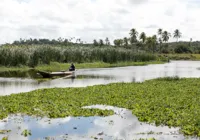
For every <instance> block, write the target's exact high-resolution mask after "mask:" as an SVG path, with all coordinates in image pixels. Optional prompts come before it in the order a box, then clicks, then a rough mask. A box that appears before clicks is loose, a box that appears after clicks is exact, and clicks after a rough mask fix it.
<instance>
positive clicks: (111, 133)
mask: <svg viewBox="0 0 200 140" xmlns="http://www.w3.org/2000/svg"><path fill="white" fill-rule="evenodd" d="M91 107H92V108H101V109H112V110H114V111H115V115H112V116H109V117H66V118H64V119H51V120H50V119H48V118H34V117H28V116H19V115H18V116H9V117H8V118H7V120H8V121H7V122H3V121H2V122H0V129H7V130H8V129H11V130H12V131H11V133H8V134H7V135H8V138H9V139H11V140H28V139H29V140H39V139H40V140H41V139H45V137H49V138H54V139H56V140H63V139H73V140H80V139H83V140H84V139H85V140H88V139H94V138H95V137H96V138H98V139H100V138H103V139H104V140H114V139H125V140H132V139H133V138H134V139H139V138H152V137H154V138H156V139H159V140H161V139H163V140H169V139H170V140H182V139H184V136H183V135H180V134H178V128H168V127H166V126H163V127H155V126H153V125H149V124H145V123H140V122H139V121H138V119H137V118H136V117H135V116H133V115H132V113H131V111H129V110H126V109H122V108H115V107H112V106H91ZM91 107H90V108H91ZM24 129H28V130H31V133H32V135H31V136H29V137H27V138H25V137H24V136H22V135H21V132H22V131H23V130H24ZM151 131H152V132H154V134H148V133H149V132H151ZM141 133H143V134H141ZM3 136H5V135H0V139H1V138H2V137H3ZM190 139H195V138H190Z"/></svg>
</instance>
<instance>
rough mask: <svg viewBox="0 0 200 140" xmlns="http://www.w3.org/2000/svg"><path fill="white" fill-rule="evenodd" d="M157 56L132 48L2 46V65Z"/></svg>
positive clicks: (143, 59) (145, 59)
mask: <svg viewBox="0 0 200 140" xmlns="http://www.w3.org/2000/svg"><path fill="white" fill-rule="evenodd" d="M156 59H157V56H155V55H153V54H147V53H135V52H134V51H133V50H131V49H125V48H114V47H85V46H73V47H69V46H68V47H66V46H50V45H37V46H33V45H30V46H11V47H2V48H0V65H2V66H20V65H28V66H31V67H34V66H36V65H38V64H49V63H50V62H51V61H55V62H60V63H63V62H65V63H66V62H74V63H83V62H96V61H102V62H106V63H117V62H121V61H135V62H141V61H152V60H156Z"/></svg>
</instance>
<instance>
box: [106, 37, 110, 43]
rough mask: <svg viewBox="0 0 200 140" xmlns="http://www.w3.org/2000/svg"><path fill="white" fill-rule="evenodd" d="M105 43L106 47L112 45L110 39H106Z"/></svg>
mask: <svg viewBox="0 0 200 140" xmlns="http://www.w3.org/2000/svg"><path fill="white" fill-rule="evenodd" d="M105 42H106V45H109V44H110V41H109V39H108V37H106V39H105Z"/></svg>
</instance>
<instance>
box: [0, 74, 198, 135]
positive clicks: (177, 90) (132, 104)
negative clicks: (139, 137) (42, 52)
mask: <svg viewBox="0 0 200 140" xmlns="http://www.w3.org/2000/svg"><path fill="white" fill-rule="evenodd" d="M199 87H200V79H198V78H181V79H179V78H178V77H173V78H169V77H167V78H159V79H154V80H148V81H145V82H143V83H113V84H108V85H97V86H89V87H85V88H53V89H39V90H35V91H31V92H27V93H20V94H12V95H8V96H0V106H1V108H0V112H1V113H0V119H3V118H6V117H7V116H8V115H9V114H17V113H22V114H27V115H34V116H35V115H36V116H47V117H49V118H63V117H67V116H85V117H87V116H108V115H112V114H113V111H111V110H99V109H83V108H82V107H84V106H90V105H97V104H100V105H110V106H116V107H121V108H126V109H129V110H132V113H133V114H134V115H136V116H137V117H138V119H139V121H142V122H148V123H152V124H155V125H157V126H158V125H166V126H169V127H180V132H181V133H183V134H185V135H193V136H200V127H199V126H200V125H199V120H200V116H199V115H198V114H200V104H199V100H200V96H199V95H200V92H199Z"/></svg>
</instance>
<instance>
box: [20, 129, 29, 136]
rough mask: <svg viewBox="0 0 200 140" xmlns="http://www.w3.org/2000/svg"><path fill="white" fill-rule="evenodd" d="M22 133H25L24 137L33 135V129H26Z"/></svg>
mask: <svg viewBox="0 0 200 140" xmlns="http://www.w3.org/2000/svg"><path fill="white" fill-rule="evenodd" d="M21 135H23V136H24V137H27V136H29V135H30V136H31V131H30V130H27V129H25V130H24V131H23V132H22V133H21Z"/></svg>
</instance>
